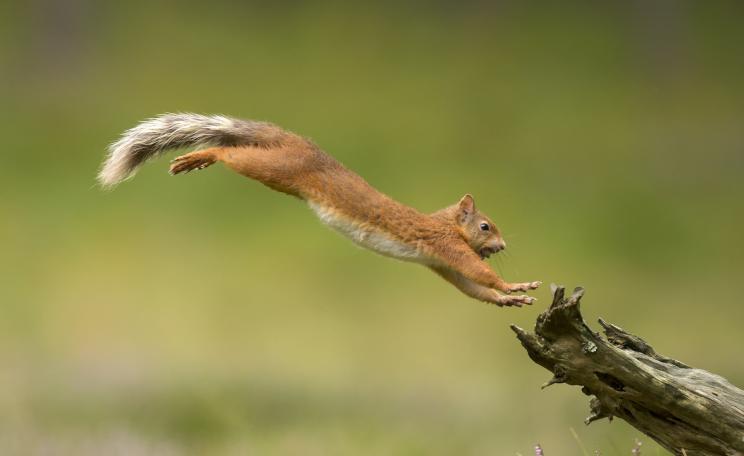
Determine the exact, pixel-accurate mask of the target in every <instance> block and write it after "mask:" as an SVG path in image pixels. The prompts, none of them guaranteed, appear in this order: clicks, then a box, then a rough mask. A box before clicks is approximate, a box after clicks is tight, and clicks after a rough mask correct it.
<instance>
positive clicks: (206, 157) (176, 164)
mask: <svg viewBox="0 0 744 456" xmlns="http://www.w3.org/2000/svg"><path fill="white" fill-rule="evenodd" d="M216 161H217V160H216V159H215V157H214V155H212V154H209V153H204V151H196V152H191V153H189V154H186V155H181V156H180V157H176V158H174V159H173V160H172V161H171V165H170V170H169V171H168V172H170V173H171V174H173V175H176V174H181V173H187V172H189V171H193V170H195V169H204V168H206V167H207V166H210V165H212V164H214V162H216Z"/></svg>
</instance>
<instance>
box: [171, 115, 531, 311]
mask: <svg viewBox="0 0 744 456" xmlns="http://www.w3.org/2000/svg"><path fill="white" fill-rule="evenodd" d="M260 136H261V141H257V142H256V143H254V144H252V145H247V146H234V147H213V148H209V149H204V150H200V151H196V152H191V153H189V154H186V155H183V156H181V157H178V158H176V159H175V160H174V161H173V163H172V165H171V172H172V173H174V174H178V173H180V172H184V171H190V170H192V169H201V168H203V167H206V166H209V165H211V164H212V163H214V162H217V161H220V162H222V163H224V164H225V165H226V166H227V167H229V168H230V169H232V170H234V171H236V172H238V173H240V174H242V175H243V176H246V177H249V178H251V179H255V180H258V181H260V182H262V183H263V184H265V185H266V186H268V187H270V188H272V189H274V190H277V191H280V192H283V193H287V194H289V195H293V196H295V197H298V198H300V199H303V200H305V201H307V202H308V203H309V204H310V205H311V207H313V208H314V209H315V210H316V212H317V213H318V215H319V216H320V217H321V219H323V221H324V222H326V223H328V224H329V225H331V226H332V227H334V228H336V229H338V230H339V231H341V232H343V233H344V234H346V235H347V236H349V237H351V238H352V240H354V241H355V242H357V243H359V244H361V245H363V246H365V247H368V248H371V249H372V250H376V251H378V252H380V253H382V254H385V255H389V256H393V257H396V258H399V259H403V260H408V261H416V262H419V263H423V264H425V265H426V266H428V267H430V268H431V269H432V270H433V271H434V272H436V273H437V274H439V275H440V276H442V277H443V278H444V279H446V280H447V281H449V282H450V283H452V284H453V285H455V286H456V287H457V288H458V289H460V290H461V291H462V292H463V293H465V294H467V295H468V296H471V297H473V298H476V299H479V300H482V301H486V302H491V303H494V304H498V305H517V306H521V305H522V304H530V303H532V301H534V298H531V297H528V296H505V295H502V294H501V293H499V291H502V292H506V293H510V292H512V291H527V290H531V289H535V288H537V287H538V286H539V285H540V283H539V282H527V283H517V284H510V283H506V282H505V281H504V280H503V279H502V278H501V277H499V276H498V274H496V273H495V272H494V271H493V270H492V269H491V268H490V267H489V266H488V264H487V263H486V262H485V261H483V257H486V256H489V255H490V254H491V253H495V252H497V251H499V250H501V249H503V248H505V247H506V244H505V242H504V240H503V239H502V237H501V234H500V232H499V230H498V229H497V228H496V227H495V226H494V224H493V222H491V220H490V219H488V218H487V217H486V216H485V215H483V214H481V213H479V212H478V211H477V210H476V208H475V203H474V201H473V198H472V197H471V196H470V195H466V196H465V197H463V198H462V199H461V200H460V202H458V203H457V204H455V205H452V206H449V207H447V208H445V209H442V210H440V211H437V212H435V213H433V214H423V213H420V212H418V211H417V210H415V209H413V208H411V207H409V206H406V205H404V204H401V203H399V202H397V201H395V200H393V199H392V198H390V197H388V196H387V195H384V194H383V193H381V192H379V191H377V190H376V189H375V188H374V187H372V186H371V185H369V184H368V183H367V182H366V181H365V180H364V179H362V178H361V177H360V176H358V175H357V174H355V173H354V172H352V171H350V170H348V169H347V168H345V167H344V166H343V165H342V164H341V163H339V162H338V161H336V160H335V159H333V158H332V157H331V156H330V155H328V154H326V153H325V152H323V151H322V150H320V149H319V148H318V147H317V146H316V145H315V144H313V143H312V142H310V141H308V140H306V139H304V138H302V137H300V136H298V135H295V134H293V133H290V132H286V131H283V130H281V129H279V128H278V127H276V126H273V125H271V124H266V126H265V127H264V130H262V131H261V132H260ZM485 225H488V229H483V226H485Z"/></svg>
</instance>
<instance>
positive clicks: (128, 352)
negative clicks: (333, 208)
mask: <svg viewBox="0 0 744 456" xmlns="http://www.w3.org/2000/svg"><path fill="white" fill-rule="evenodd" d="M0 9H2V11H0V68H1V69H2V70H1V71H0V83H2V84H0V98H1V99H2V103H1V104H0V129H2V131H1V132H0V133H2V138H3V143H4V144H3V151H4V152H3V156H2V157H3V159H2V162H3V163H2V166H0V192H1V193H0V194H2V198H0V242H1V243H2V244H0V249H1V252H2V253H0V282H2V287H0V290H1V291H0V302H1V303H2V307H1V309H2V317H1V318H0V360H2V361H0V448H4V449H5V451H4V452H7V453H8V454H11V453H15V454H33V453H41V452H45V454H116V453H117V452H118V454H159V455H160V454H246V453H248V454H311V455H312V454H318V455H320V454H323V455H325V454H339V455H341V454H427V455H428V454H505V455H514V454H516V453H522V454H529V453H530V452H531V447H532V445H533V444H534V443H537V442H539V443H541V444H542V445H543V447H544V448H545V450H546V454H549V455H558V454H579V451H580V450H579V448H578V446H577V444H576V442H575V441H574V439H573V437H572V436H571V433H570V432H569V427H573V428H575V429H576V431H577V432H578V434H579V437H580V439H581V440H582V441H583V443H584V445H585V446H586V447H587V448H588V449H590V450H593V449H601V450H602V451H603V454H626V453H628V452H629V450H630V448H631V447H632V444H633V439H634V438H635V437H637V436H639V435H638V433H637V432H635V431H634V430H633V429H632V428H630V427H629V426H627V425H626V424H625V423H623V422H613V423H606V422H602V423H595V424H593V425H592V426H591V427H588V428H586V427H584V426H583V425H582V424H581V422H582V420H583V418H584V417H585V416H586V415H587V413H588V407H587V401H586V399H585V398H584V397H583V396H582V395H581V394H580V393H579V391H578V389H576V388H570V387H565V386H557V387H553V388H550V389H548V390H546V391H540V390H539V388H538V387H539V385H540V384H541V383H543V382H544V381H545V380H546V379H547V378H548V376H549V374H548V372H547V371H544V370H543V369H541V368H539V367H538V366H536V365H534V364H533V363H532V362H531V361H530V360H529V359H528V358H527V357H526V356H525V353H524V351H523V349H522V348H521V347H520V346H519V344H518V343H517V341H516V340H515V338H514V337H513V335H512V333H511V332H510V331H509V330H508V324H509V323H516V324H519V325H520V326H523V327H531V326H532V324H533V322H534V318H535V316H536V315H537V313H538V312H539V311H540V310H541V309H542V308H544V306H545V305H546V304H547V302H548V300H549V299H548V298H549V292H548V290H547V286H546V287H545V288H544V289H541V290H538V291H537V292H536V293H535V295H536V296H537V297H538V298H540V301H538V303H537V304H536V305H535V306H534V307H533V308H524V309H499V308H496V307H492V306H487V305H484V304H479V303H477V302H475V301H472V300H469V299H467V298H466V297H464V296H462V295H461V294H460V293H458V292H457V291H456V290H455V289H453V288H452V287H450V286H449V285H448V284H446V283H445V282H443V281H442V280H440V279H439V278H437V277H436V276H434V275H433V274H431V273H430V272H428V271H426V270H425V269H423V268H420V267H416V266H413V265H409V264H403V263H398V262H394V261H391V260H388V259H385V258H382V257H379V256H375V255H372V254H370V253H367V252H364V251H361V250H360V249H358V248H356V247H354V246H352V245H351V244H350V243H348V242H346V241H344V240H343V239H341V238H340V237H339V236H338V235H335V234H333V233H331V232H329V231H327V230H326V229H325V228H323V227H322V226H321V225H320V224H319V223H318V222H317V221H316V220H315V219H314V218H313V217H312V215H311V213H310V211H309V210H307V209H306V208H305V207H303V206H302V205H301V204H300V203H299V202H297V201H295V200H292V199H289V198H287V197H285V196H283V195H279V194H276V193H272V192H270V191H267V190H266V189H264V188H263V187H261V186H260V185H259V184H257V183H255V182H251V181H248V180H245V179H243V178H241V177H240V176H238V175H234V174H231V173H229V172H228V171H227V170H225V169H222V168H221V167H215V168H211V169H210V170H209V171H207V172H204V173H197V174H192V175H188V176H186V177H179V178H170V177H168V175H167V174H166V173H165V170H166V169H167V165H166V160H161V161H159V162H156V163H153V164H151V165H149V166H147V167H145V168H144V169H143V170H142V172H141V173H140V175H138V177H137V178H136V179H135V180H134V181H133V182H129V183H126V184H124V185H122V186H121V187H119V188H118V189H117V190H116V191H114V192H101V191H99V190H98V189H96V188H95V187H94V179H93V178H94V175H95V173H96V171H97V167H98V166H99V163H100V161H101V160H102V158H103V155H104V151H105V148H106V145H107V144H108V143H109V142H111V141H112V140H114V139H115V138H116V137H117V135H119V134H120V133H121V132H122V131H123V130H124V129H126V128H129V127H131V126H133V125H134V124H135V123H136V122H138V121H139V120H141V119H143V118H146V117H149V116H152V115H155V114H158V113H162V112H168V111H196V112H204V113H214V112H220V113H226V114H230V115H234V116H239V117H246V118H257V119H264V120H271V121H273V122H276V123H278V124H280V125H283V126H285V127H287V128H289V129H292V130H295V131H297V132H300V133H302V134H305V135H308V136H310V137H312V138H313V139H314V140H315V141H316V142H317V143H318V144H320V145H321V146H322V147H324V148H325V149H326V150H327V151H329V152H330V153H332V154H333V155H335V156H336V157H337V158H338V159H339V160H341V161H342V162H344V163H345V164H346V165H348V166H349V167H350V168H352V169H354V170H356V171H358V172H359V173H360V174H361V175H363V176H364V177H365V178H367V180H369V181H370V182H371V183H372V184H373V185H375V186H377V187H378V188H380V189H381V190H382V191H384V192H386V193H388V194H390V195H391V196H393V197H395V198H397V199H399V200H401V201H403V202H406V203H409V204H411V205H413V206H415V207H418V208H419V209H421V210H426V211H433V210H435V209H437V208H439V207H442V206H445V205H448V204H451V203H453V202H455V201H456V200H457V199H458V198H459V197H461V196H462V194H464V193H466V192H471V193H473V194H474V195H475V197H476V201H477V203H478V205H479V207H480V209H482V210H484V211H485V212H486V213H488V214H489V215H491V216H492V218H493V219H494V220H495V221H496V222H497V224H499V226H500V227H501V228H502V230H503V231H504V232H505V233H506V236H507V241H508V242H509V245H510V249H509V250H510V255H509V256H508V257H501V258H498V259H496V260H492V262H494V263H495V267H497V268H498V270H500V271H501V272H502V273H503V274H504V276H505V277H506V278H507V279H509V280H513V281H524V280H535V279H539V280H543V281H545V282H546V284H547V283H550V282H557V283H562V284H565V285H567V286H568V287H573V286H576V285H582V286H585V287H586V288H587V290H588V291H587V296H586V298H585V307H584V313H585V316H586V317H587V319H588V320H589V321H596V318H597V317H598V316H602V317H603V318H605V319H607V320H608V321H610V322H614V323H616V324H619V325H621V326H623V327H624V328H626V329H628V330H630V331H632V332H634V333H636V334H640V335H642V336H644V337H646V338H647V340H648V341H649V342H650V343H652V344H653V345H654V346H655V347H656V348H657V349H658V351H659V352H661V353H664V354H667V355H670V356H673V357H676V358H678V359H681V360H683V361H684V362H686V363H689V364H692V365H695V366H698V367H701V368H705V369H708V370H711V371H714V372H717V373H719V374H721V375H723V376H725V377H727V378H729V379H730V380H731V381H732V382H734V383H735V384H738V385H742V384H744V365H742V364H741V362H740V354H741V347H742V342H743V341H744V338H743V336H742V333H741V322H742V321H744V307H743V306H741V304H740V302H739V295H740V293H739V290H738V289H737V286H738V284H739V282H738V281H739V280H740V278H741V276H742V274H743V273H744V260H743V258H744V240H742V227H743V226H744V211H743V210H742V197H744V179H742V175H743V174H742V172H743V171H744V135H743V134H742V119H744V94H743V92H742V90H741V87H742V80H744V79H743V78H744V57H743V55H742V53H741V52H740V51H741V49H740V46H739V45H738V43H741V42H742V39H744V29H742V27H741V21H742V19H743V18H744V17H743V15H742V8H741V7H740V6H739V4H738V3H736V2H685V1H680V2H664V1H652V2H619V1H618V2H603V3H602V4H601V5H600V4H597V3H595V2H592V3H590V2H585V3H580V2H577V3H562V4H561V5H560V6H558V5H557V4H553V5H534V6H525V5H523V4H522V3H521V2H512V1H499V2H497V3H496V4H490V3H488V2H483V3H480V2H466V3H457V4H455V3H451V2H435V3H432V4H427V5H424V4H417V5H410V6H407V5H400V4H398V3H395V2H376V3H367V4H350V3H346V2H340V1H339V2H335V1H329V2H325V1H318V2H313V3H304V2H290V3H286V4H284V3H283V4H274V3H271V2H259V3H252V4H243V5H233V4H232V3H230V2H226V1H225V2H198V3H197V2H191V3H190V2H162V3H155V2H152V3H151V2H144V1H131V2H125V3H119V4H114V3H111V4H105V3H104V2H93V1H92V0H90V1H85V0H75V1H71V0H67V1H52V0H47V1H41V0H36V1H31V2H14V1H11V2H6V3H4V5H3V6H1V7H0ZM595 326H596V325H595ZM641 439H642V440H643V441H644V442H645V445H644V451H646V452H648V453H650V454H655V452H656V451H657V450H656V447H655V446H654V444H653V443H652V442H650V441H648V440H649V439H647V438H645V437H641Z"/></svg>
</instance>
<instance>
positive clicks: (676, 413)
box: [511, 285, 744, 456]
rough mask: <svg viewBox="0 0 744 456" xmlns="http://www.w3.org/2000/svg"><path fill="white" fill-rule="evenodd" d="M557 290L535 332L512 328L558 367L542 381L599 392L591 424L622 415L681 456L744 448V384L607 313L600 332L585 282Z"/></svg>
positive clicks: (542, 360)
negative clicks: (584, 303)
mask: <svg viewBox="0 0 744 456" xmlns="http://www.w3.org/2000/svg"><path fill="white" fill-rule="evenodd" d="M552 290H553V303H552V304H551V306H550V308H549V309H548V310H546V311H545V312H543V313H541V314H540V315H539V316H538V317H537V323H536V324H535V332H534V333H530V332H527V331H525V330H523V329H522V328H519V327H518V326H515V325H512V327H511V328H512V330H513V331H514V332H515V333H516V334H517V338H518V339H519V340H520V341H521V342H522V345H523V346H524V348H525V349H527V354H528V355H529V356H530V358H532V360H533V361H535V362H536V363H537V364H539V365H541V366H543V367H544V368H546V369H548V370H550V371H551V372H552V373H553V377H552V378H551V379H550V380H548V382H547V383H546V384H545V385H543V388H545V387H547V386H550V385H552V384H554V383H568V384H570V385H580V386H581V387H582V388H581V391H582V392H583V393H584V394H586V395H589V396H593V397H592V398H591V399H590V401H589V405H590V409H591V414H590V415H589V417H588V418H587V419H586V421H585V422H586V424H589V423H591V422H592V421H594V420H598V419H601V418H608V419H612V418H613V417H618V418H621V419H623V420H625V421H627V422H628V423H630V424H631V425H632V426H634V427H635V428H636V429H638V430H639V431H641V432H643V433H644V434H646V435H648V436H649V437H651V438H653V439H654V440H656V441H657V442H658V443H659V444H660V445H662V446H663V447H664V448H666V449H668V450H669V451H671V452H672V453H674V454H676V455H683V454H686V455H688V456H696V455H744V391H742V390H741V389H739V388H737V387H735V386H734V385H732V384H731V383H729V382H728V381H726V379H724V378H722V377H720V376H718V375H715V374H711V373H710V372H706V371H704V370H701V369H695V368H692V367H690V366H687V365H685V364H683V363H681V362H679V361H676V360H674V359H671V358H667V357H665V356H661V355H659V354H658V353H656V352H655V351H654V349H653V348H652V347H651V346H650V345H648V344H647V343H646V342H645V341H644V340H643V339H641V338H640V337H637V336H634V335H632V334H629V333H627V332H625V331H624V330H623V329H622V328H619V327H617V326H615V325H612V324H608V323H606V322H605V321H603V320H602V319H600V320H599V324H600V325H601V326H602V327H603V328H604V333H605V336H606V338H603V337H601V336H600V334H599V333H595V332H593V331H592V330H591V329H590V328H589V327H588V326H587V324H586V322H585V321H584V319H583V317H582V316H581V312H580V310H579V302H580V301H581V297H582V296H583V294H584V290H583V289H582V288H577V289H576V290H574V293H573V294H572V295H571V296H570V297H568V298H566V297H565V290H564V288H563V287H557V286H555V285H553V286H552ZM736 356H742V353H736ZM742 360H744V357H743V358H742Z"/></svg>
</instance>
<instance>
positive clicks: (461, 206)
mask: <svg viewBox="0 0 744 456" xmlns="http://www.w3.org/2000/svg"><path fill="white" fill-rule="evenodd" d="M474 213H475V200H474V199H473V197H472V195H470V194H469V193H468V194H467V195H465V196H463V197H462V198H461V199H460V202H459V203H457V221H458V222H460V223H467V222H469V221H470V218H471V217H472V216H473V214H474Z"/></svg>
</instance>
